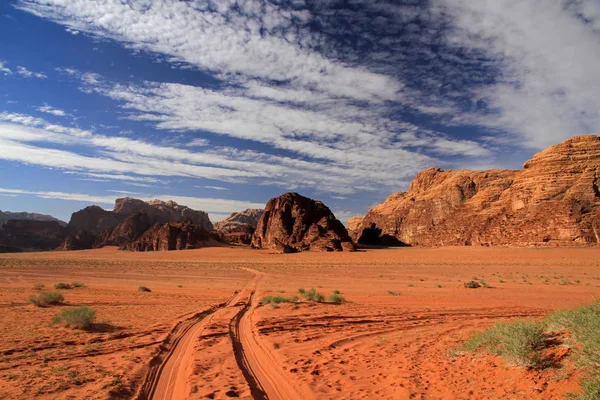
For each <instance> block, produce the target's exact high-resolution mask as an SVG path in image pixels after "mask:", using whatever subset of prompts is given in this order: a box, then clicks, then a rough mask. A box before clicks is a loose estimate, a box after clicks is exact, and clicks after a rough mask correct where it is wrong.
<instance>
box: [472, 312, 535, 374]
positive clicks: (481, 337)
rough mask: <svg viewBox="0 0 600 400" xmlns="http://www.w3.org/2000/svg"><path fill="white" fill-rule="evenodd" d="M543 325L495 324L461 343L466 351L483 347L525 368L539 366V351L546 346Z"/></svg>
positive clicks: (523, 323) (529, 323)
mask: <svg viewBox="0 0 600 400" xmlns="http://www.w3.org/2000/svg"><path fill="white" fill-rule="evenodd" d="M544 330H545V325H544V324H543V323H539V322H529V321H517V322H513V323H510V324H506V323H498V324H496V326H495V327H493V328H492V329H489V330H487V331H485V332H482V333H479V334H477V335H475V336H473V338H471V340H469V341H468V342H466V343H465V344H464V349H465V350H466V351H475V350H477V349H480V348H483V349H484V350H487V351H489V352H490V353H493V354H497V355H499V356H501V357H503V358H505V359H506V360H507V361H508V362H509V363H511V364H514V365H517V366H521V367H526V368H538V367H540V366H542V362H543V356H542V350H543V349H544V348H545V347H546V336H545V335H544Z"/></svg>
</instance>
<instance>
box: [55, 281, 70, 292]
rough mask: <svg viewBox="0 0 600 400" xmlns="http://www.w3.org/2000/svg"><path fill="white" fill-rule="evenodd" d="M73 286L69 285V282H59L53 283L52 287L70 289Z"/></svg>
mask: <svg viewBox="0 0 600 400" xmlns="http://www.w3.org/2000/svg"><path fill="white" fill-rule="evenodd" d="M72 288H73V286H71V284H70V283H65V282H59V283H57V284H55V285H54V289H63V290H67V289H72Z"/></svg>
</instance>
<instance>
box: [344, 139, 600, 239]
mask: <svg viewBox="0 0 600 400" xmlns="http://www.w3.org/2000/svg"><path fill="white" fill-rule="evenodd" d="M599 185H600V137H598V136H595V135H587V136H577V137H573V138H571V139H568V140H566V141H565V142H563V143H560V144H557V145H555V146H552V147H550V148H548V149H546V150H544V151H542V152H540V153H538V154H536V155H535V156H534V158H533V159H532V160H530V161H527V162H526V163H525V164H524V166H523V169H522V170H520V171H510V170H489V171H467V170H463V171H443V170H441V169H435V168H430V169H428V170H425V171H423V172H421V173H419V174H418V175H417V176H416V177H415V180H414V181H413V183H412V184H411V186H410V188H409V190H408V191H407V192H401V193H394V194H392V195H391V196H390V197H388V198H387V199H386V200H385V201H384V202H383V203H382V204H379V205H377V206H375V207H373V208H372V209H371V210H369V212H368V213H367V215H366V216H365V217H364V219H363V220H362V221H361V223H360V227H359V229H358V230H357V231H355V232H354V233H353V235H354V236H353V237H354V238H355V240H357V241H358V243H359V244H370V243H369V242H372V241H373V240H375V241H377V239H386V238H387V239H389V238H395V239H397V240H398V241H399V242H402V243H407V244H410V245H415V246H443V245H483V246H493V245H512V246H577V245H589V244H597V243H599V242H600V190H598V187H599Z"/></svg>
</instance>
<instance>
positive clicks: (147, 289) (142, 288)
mask: <svg viewBox="0 0 600 400" xmlns="http://www.w3.org/2000/svg"><path fill="white" fill-rule="evenodd" d="M138 291H140V292H151V291H152V290H150V288H148V287H146V286H140V287H139V288H138Z"/></svg>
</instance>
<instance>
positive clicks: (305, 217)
mask: <svg viewBox="0 0 600 400" xmlns="http://www.w3.org/2000/svg"><path fill="white" fill-rule="evenodd" d="M252 247H254V248H258V249H276V250H278V251H280V252H285V253H287V252H293V251H303V250H320V251H334V250H335V251H341V250H354V249H355V247H354V244H353V243H352V241H351V239H350V237H349V236H348V232H347V231H346V228H345V227H344V225H343V224H342V223H341V222H340V221H338V220H337V219H336V218H335V216H334V215H333V213H332V212H331V210H329V208H327V206H325V205H324V204H323V203H322V202H320V201H316V200H312V199H309V198H307V197H304V196H301V195H299V194H298V193H286V194H284V195H282V196H279V197H277V198H273V199H271V200H269V202H268V203H267V206H266V207H265V211H264V213H263V215H262V217H261V218H260V220H259V222H258V225H257V227H256V231H255V232H254V235H253V236H252Z"/></svg>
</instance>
